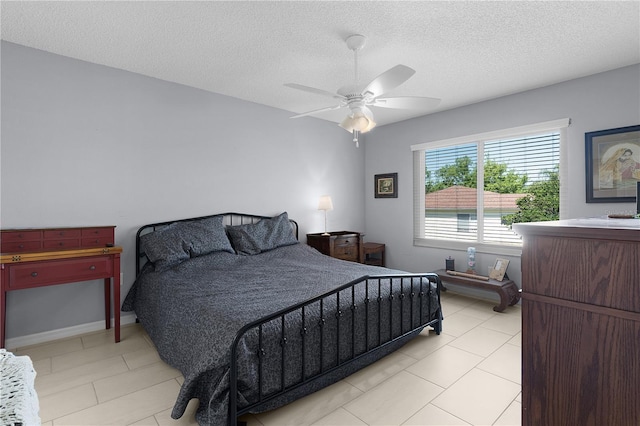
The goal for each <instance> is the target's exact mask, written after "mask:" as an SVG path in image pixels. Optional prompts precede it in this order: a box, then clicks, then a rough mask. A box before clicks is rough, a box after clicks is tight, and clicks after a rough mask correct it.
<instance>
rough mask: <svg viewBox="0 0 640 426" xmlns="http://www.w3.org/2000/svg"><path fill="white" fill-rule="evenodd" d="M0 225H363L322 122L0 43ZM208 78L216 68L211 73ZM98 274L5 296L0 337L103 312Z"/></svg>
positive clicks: (356, 160)
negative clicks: (272, 218) (213, 221)
mask: <svg viewBox="0 0 640 426" xmlns="http://www.w3.org/2000/svg"><path fill="white" fill-rule="evenodd" d="M1 48H2V51H1V54H2V58H1V59H2V69H1V71H2V74H1V78H2V80H1V84H2V91H1V102H2V105H1V107H2V121H1V124H2V145H1V152H0V157H1V174H0V178H1V191H2V192H1V197H0V201H1V204H0V220H1V226H2V228H3V229H4V228H17V227H55V226H88V225H116V226H117V228H116V244H118V245H121V246H123V248H124V253H123V272H124V285H123V288H122V290H123V297H124V295H125V294H126V293H127V291H128V289H129V288H130V286H131V284H132V283H133V280H134V274H135V271H134V269H135V263H134V244H135V241H134V240H135V232H136V230H137V229H138V227H140V226H142V225H144V224H147V223H153V222H158V221H164V220H170V219H174V218H184V217H193V216H200V215H206V214H213V213H221V212H226V211H236V212H246V213H255V214H264V215H272V214H277V213H280V212H282V211H285V210H286V211H288V212H289V216H290V217H291V218H293V219H295V220H297V221H298V223H299V224H300V233H301V237H302V239H303V240H304V235H305V234H306V233H309V232H320V231H322V230H323V228H324V216H323V212H320V211H318V210H317V203H318V198H319V197H320V195H322V194H325V193H327V194H330V195H331V196H332V198H333V203H334V207H335V210H333V211H332V212H330V213H329V219H328V222H329V227H330V228H331V229H350V230H357V231H363V230H364V213H363V206H364V182H363V179H362V176H363V175H364V150H362V149H360V150H358V149H356V148H354V145H353V143H352V142H351V138H350V136H351V135H350V134H348V133H346V132H345V131H344V130H342V129H341V128H339V127H338V126H337V125H335V124H333V123H329V122H326V121H322V120H318V119H313V118H302V119H296V120H290V119H289V116H290V115H292V114H291V113H289V112H287V111H283V110H278V109H274V108H269V107H265V106H261V105H257V104H254V103H250V102H245V101H241V100H238V99H234V98H230V97H226V96H221V95H217V94H213V93H209V92H205V91H202V90H198V89H193V88H190V87H186V86H181V85H178V84H174V83H169V82H166V81H161V80H157V79H153V78H149V77H145V76H141V75H138V74H133V73H130V72H125V71H121V70H117V69H113V68H108V67H105V66H101V65H95V64H91V63H87V62H82V61H77V60H74V59H70V58H66V57H62V56H59V55H54V54H50V53H46V52H42V51H39V50H34V49H30V48H26V47H23V46H19V45H16V44H11V43H7V42H2V45H1ZM212 78H215V76H212ZM100 289H101V285H100V282H88V283H77V284H67V285H61V286H53V287H46V288H37V289H30V290H20V291H13V292H9V293H8V299H7V319H8V321H7V337H8V338H13V337H16V336H25V335H30V334H33V333H40V332H45V331H49V330H56V329H61V328H65V327H71V326H77V325H80V324H86V323H91V322H95V321H101V320H103V316H102V315H103V313H102V312H103V309H104V308H103V306H104V305H103V304H102V293H101V290H100Z"/></svg>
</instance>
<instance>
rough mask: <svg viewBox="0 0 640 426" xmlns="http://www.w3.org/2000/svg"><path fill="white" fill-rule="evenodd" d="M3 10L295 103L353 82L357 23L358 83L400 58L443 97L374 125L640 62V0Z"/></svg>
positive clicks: (195, 82)
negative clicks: (352, 38) (360, 44)
mask: <svg viewBox="0 0 640 426" xmlns="http://www.w3.org/2000/svg"><path fill="white" fill-rule="evenodd" d="M1 18H2V26H1V29H2V39H3V40H7V41H10V42H13V43H18V44H22V45H25V46H30V47H34V48H37V49H41V50H45V51H49V52H53V53H57V54H60V55H65V56H69V57H72V58H77V59H81V60H84V61H89V62H93V63H97V64H102V65H107V66H110V67H115V68H120V69H124V70H128V71H132V72H136V73H140V74H144V75H148V76H152V77H156V78H159V79H163V80H167V81H172V82H177V83H181V84H185V85H188V86H193V87H197V88H201V89H205V90H208V91H211V92H216V93H221V94H224V95H228V96H233V97H236V98H240V99H244V100H247V101H251V102H256V103H259V104H264V105H269V106H273V107H276V108H281V109H284V110H287V111H291V112H292V113H303V112H306V111H309V110H315V109H319V108H323V107H328V106H331V105H333V104H334V101H333V100H332V99H331V98H328V97H323V96H320V95H315V94H312V93H305V92H301V91H297V90H294V89H291V88H288V87H284V86H283V84H284V83H299V84H303V85H306V86H312V87H316V88H319V89H323V90H327V91H330V92H335V91H336V90H337V89H338V88H340V87H341V86H344V85H346V84H350V83H352V82H353V78H354V71H353V52H352V51H350V50H348V48H347V47H346V45H345V43H344V40H345V39H346V38H347V37H348V36H349V35H350V34H363V35H365V36H367V45H366V46H365V48H364V49H363V51H362V52H361V55H360V58H359V68H360V81H361V82H363V83H366V82H368V81H370V80H372V79H373V78H374V77H375V76H377V75H378V74H380V73H382V72H383V71H386V70H387V69H389V68H391V67H392V66H394V65H397V64H404V65H407V66H410V67H412V68H414V69H415V70H416V74H415V75H414V76H413V77H412V78H411V79H409V80H408V81H407V82H406V83H405V84H403V85H401V86H400V87H398V88H397V89H395V90H393V91H392V92H391V93H389V96H428V97H436V98H441V99H442V102H441V104H440V105H439V106H438V107H437V108H436V109H432V110H424V111H404V110H389V109H381V108H375V109H374V114H375V117H376V121H377V122H378V124H379V125H383V124H387V123H390V122H396V121H401V120H405V119H407V118H411V117H415V116H419V115H424V114H428V113H432V112H436V111H440V110H445V109H450V108H454V107H458V106H462V105H468V104H471V103H475V102H479V101H482V100H486V99H492V98H496V97H500V96H504V95H508V94H511V93H516V92H520V91H523V90H528V89H534V88H537V87H542V86H546V85H550V84H554V83H558V82H561V81H566V80H570V79H573V78H577V77H582V76H586V75H590V74H595V73H598V72H602V71H606V70H610V69H614V68H619V67H623V66H626V65H631V64H635V63H640V3H639V2H638V1H626V2H615V1H602V2H594V1H588V2H577V1H569V2H559V1H544V2H542V1H541V2H537V1H524V2H518V1H501V2H490V1H445V2H437V1H422V2H386V1H383V2H356V1H333V2H320V1H294V2H280V1H279V2H267V1H258V2H245V1H230V2H219V1H207V2H204V1H203V2H186V1H184V2H183V1H162V2H161V1H158V2H137V1H132V2H111V1H89V2H63V1H53V2H36V1H24V2H19V1H2V4H1ZM292 115H293V114H292ZM344 115H345V111H344V110H340V111H331V112H327V113H323V114H321V115H318V117H319V118H323V119H326V120H330V121H336V122H337V121H340V120H341V119H342V118H343V116H344ZM309 119H310V118H300V120H309Z"/></svg>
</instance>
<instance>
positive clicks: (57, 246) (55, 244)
mask: <svg viewBox="0 0 640 426" xmlns="http://www.w3.org/2000/svg"><path fill="white" fill-rule="evenodd" d="M42 245H43V247H44V248H45V249H48V250H72V249H76V248H80V240H79V239H77V238H76V239H64V240H44V241H43V243H42Z"/></svg>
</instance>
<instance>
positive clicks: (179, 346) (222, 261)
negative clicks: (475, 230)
mask: <svg viewBox="0 0 640 426" xmlns="http://www.w3.org/2000/svg"><path fill="white" fill-rule="evenodd" d="M390 273H400V272H399V271H393V270H390V269H386V268H380V267H375V266H367V265H362V264H356V263H353V262H346V261H341V260H337V259H334V258H330V257H328V256H324V255H322V254H320V253H319V252H317V251H316V250H314V249H313V248H311V247H309V246H307V245H304V244H295V245H291V246H286V247H280V248H278V249H275V250H271V251H268V252H264V253H261V254H258V255H253V256H241V255H235V254H231V253H226V252H216V253H212V254H210V255H205V256H201V257H197V258H193V259H190V260H187V261H185V262H183V263H181V264H180V265H178V266H176V267H174V268H173V269H170V270H168V271H164V272H154V271H153V267H151V266H147V267H145V269H144V270H143V272H142V273H141V274H140V276H139V277H138V279H137V280H136V283H135V284H134V286H133V287H132V289H131V290H130V292H129V294H128V295H127V298H126V300H125V303H124V305H123V310H134V311H135V313H136V315H137V317H138V318H139V320H140V322H141V323H142V325H143V326H144V328H145V330H146V331H147V332H148V334H149V335H150V337H151V339H152V340H153V342H154V344H155V345H156V347H157V349H158V353H159V354H160V356H161V358H162V359H163V360H164V361H165V362H167V363H168V364H169V365H171V366H173V367H175V368H177V369H179V370H180V371H181V372H182V374H183V376H184V384H183V385H182V388H181V391H180V394H179V396H178V399H177V401H176V404H175V406H174V409H173V412H172V417H173V418H179V417H181V416H182V414H183V413H184V410H185V408H186V406H187V403H188V402H189V400H190V399H192V398H198V399H199V400H200V405H199V408H198V411H197V413H196V419H197V420H198V422H199V423H200V424H207V425H223V424H226V422H227V417H228V394H229V358H230V347H231V345H232V342H233V340H234V338H235V336H236V333H237V332H238V330H239V329H240V328H242V327H243V326H244V325H245V324H248V323H250V322H252V321H255V320H257V319H259V318H261V317H263V316H266V315H268V314H271V313H273V312H276V311H279V310H281V309H284V308H286V307H288V306H291V305H293V304H296V303H299V302H303V301H306V300H308V299H311V298H313V297H315V296H318V295H320V294H322V293H325V292H327V291H330V290H332V289H334V288H336V287H338V286H340V285H342V284H345V283H348V282H349V281H352V280H354V279H356V278H359V277H361V276H363V275H378V274H390ZM371 291H372V292H373V291H374V290H371ZM358 298H359V299H362V298H364V296H362V295H359V296H358ZM341 304H342V303H341ZM429 304H430V305H431V307H430V309H429V310H430V311H432V312H435V311H436V310H437V308H438V305H437V300H436V299H434V300H432V301H431V302H430V303H429ZM328 308H329V309H330V308H331V307H328ZM347 311H348V310H347ZM347 313H348V312H347ZM316 314H317V312H316ZM438 314H439V313H438ZM309 315H313V314H312V313H310V314H309ZM381 316H382V314H381ZM409 321H410V322H411V321H412V320H409ZM272 328H273V327H272ZM275 328H277V327H275ZM364 328H366V326H363V327H361V329H364ZM360 331H362V330H360ZM265 332H266V333H269V331H268V330H267V331H265ZM274 332H275V333H279V331H277V330H275V331H274ZM254 334H255V333H254ZM359 334H360V333H359ZM372 334H374V333H373V332H372ZM254 337H255V336H254ZM347 339H348V337H347ZM343 340H345V339H343ZM366 344H367V343H360V346H363V345H366ZM254 346H255V342H253V343H251V342H246V344H244V345H242V348H245V350H246V352H247V353H246V354H245V356H246V357H248V358H251V357H252V356H254V355H255V352H254V351H255V350H256V348H257V347H254ZM321 350H324V349H321ZM334 354H335V351H334V352H333V354H332V353H331V352H328V353H327V359H331V357H334ZM241 355H242V354H241ZM340 356H341V357H342V356H343V355H342V354H341V355H340ZM334 358H335V357H334ZM327 362H329V363H330V361H326V360H325V361H324V362H322V361H321V363H324V364H326V363H327ZM241 364H242V363H241ZM311 364H313V363H310V365H311ZM265 365H267V366H269V365H272V366H273V368H268V370H269V371H267V372H266V374H265V373H264V372H263V373H262V374H265V377H266V379H264V383H263V385H262V386H263V391H266V392H267V393H268V392H270V391H273V390H274V389H277V387H278V386H280V385H281V384H282V383H280V382H281V380H280V382H278V377H280V374H279V371H278V368H279V367H278V366H279V365H280V364H279V361H278V360H271V361H267V363H266V364H265ZM313 365H316V366H317V361H316V362H315V364H313ZM298 369H300V367H299V366H298ZM255 375H256V372H255V371H252V369H251V368H250V367H248V368H246V369H245V370H242V369H241V371H240V376H239V378H240V380H241V381H242V384H241V385H239V393H241V395H240V397H239V402H240V404H243V403H244V404H246V402H247V401H249V402H252V401H251V400H252V399H254V398H255V395H256V391H255V389H253V390H252V388H255V386H256V385H255V383H252V382H254V381H256V378H255V377H253V376H255ZM287 377H289V376H287Z"/></svg>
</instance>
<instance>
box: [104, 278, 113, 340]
mask: <svg viewBox="0 0 640 426" xmlns="http://www.w3.org/2000/svg"><path fill="white" fill-rule="evenodd" d="M104 321H105V327H104V328H106V329H107V330H109V329H110V328H111V278H105V279H104Z"/></svg>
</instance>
